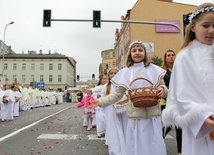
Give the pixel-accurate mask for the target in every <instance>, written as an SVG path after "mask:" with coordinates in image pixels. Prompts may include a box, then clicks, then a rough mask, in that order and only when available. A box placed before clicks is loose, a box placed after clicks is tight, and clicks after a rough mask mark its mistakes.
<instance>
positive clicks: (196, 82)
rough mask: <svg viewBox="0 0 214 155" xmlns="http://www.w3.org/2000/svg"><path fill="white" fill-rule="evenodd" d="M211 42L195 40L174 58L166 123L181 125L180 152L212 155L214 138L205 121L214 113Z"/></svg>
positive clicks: (165, 114)
mask: <svg viewBox="0 0 214 155" xmlns="http://www.w3.org/2000/svg"><path fill="white" fill-rule="evenodd" d="M213 86H214V44H213V45H205V44H202V43H200V42H199V41H197V40H194V41H193V42H192V43H190V45H189V46H187V47H186V48H184V49H183V50H182V51H181V52H180V53H179V54H178V56H177V57H176V60H175V63H174V66H173V71H172V74H171V80H170V86H169V94H168V98H167V106H166V109H165V110H164V111H163V122H164V124H165V125H166V126H168V125H177V126H180V127H181V128H182V155H202V154H204V155H213V154H214V141H211V140H210V139H209V132H210V131H211V129H210V128H208V127H206V126H205V125H204V121H205V119H206V118H208V117H209V116H210V115H211V114H213V113H214V87H213Z"/></svg>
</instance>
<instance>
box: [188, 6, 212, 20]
mask: <svg viewBox="0 0 214 155" xmlns="http://www.w3.org/2000/svg"><path fill="white" fill-rule="evenodd" d="M213 11H214V7H213V6H210V7H206V8H201V9H200V10H196V11H195V12H194V13H192V14H191V15H190V16H189V18H188V19H189V21H190V22H191V21H192V20H193V19H194V18H196V17H197V16H198V15H200V14H201V13H204V12H213Z"/></svg>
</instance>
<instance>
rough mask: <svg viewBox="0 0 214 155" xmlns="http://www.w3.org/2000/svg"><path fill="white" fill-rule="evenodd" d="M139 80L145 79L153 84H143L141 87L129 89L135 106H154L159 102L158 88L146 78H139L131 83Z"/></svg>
mask: <svg viewBox="0 0 214 155" xmlns="http://www.w3.org/2000/svg"><path fill="white" fill-rule="evenodd" d="M137 80H145V81H147V82H148V83H149V84H151V86H143V87H139V88H133V89H130V90H129V96H130V100H131V101H132V103H133V105H134V106H135V107H142V108H147V107H152V106H155V105H157V104H158V96H157V93H156V92H157V88H156V87H154V85H153V83H152V82H151V81H149V80H148V79H145V78H137V79H135V80H133V81H132V82H131V83H130V85H129V86H130V88H131V85H132V84H133V83H134V82H135V81H137Z"/></svg>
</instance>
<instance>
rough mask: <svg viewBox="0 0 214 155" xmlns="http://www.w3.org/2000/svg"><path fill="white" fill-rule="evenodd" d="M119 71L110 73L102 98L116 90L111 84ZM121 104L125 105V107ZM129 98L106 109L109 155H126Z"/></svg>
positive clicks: (113, 70) (125, 97)
mask: <svg viewBox="0 0 214 155" xmlns="http://www.w3.org/2000/svg"><path fill="white" fill-rule="evenodd" d="M117 72H118V69H117V68H115V67H113V68H110V69H109V71H108V74H107V76H108V82H107V84H105V85H104V86H103V90H102V92H101V95H102V97H103V96H106V95H108V94H110V93H111V92H113V91H114V90H115V86H114V85H113V84H112V83H111V79H112V78H113V77H114V76H115V75H116V74H117ZM124 101H125V102H124ZM119 103H123V104H124V105H122V104H120V105H119ZM125 103H127V96H126V95H124V97H123V98H122V99H121V101H120V102H118V103H116V104H114V105H108V106H106V107H105V115H106V134H105V140H106V144H107V145H108V149H109V155H123V154H125V149H123V148H124V147H125V131H126V127H127V121H128V117H127V114H126V105H125Z"/></svg>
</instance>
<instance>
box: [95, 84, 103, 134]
mask: <svg viewBox="0 0 214 155" xmlns="http://www.w3.org/2000/svg"><path fill="white" fill-rule="evenodd" d="M102 88H103V85H99V86H96V87H95V88H93V89H92V92H93V97H94V99H96V95H97V94H100V93H101V91H102ZM95 109H96V117H95V119H96V129H97V134H98V135H101V134H104V133H105V131H106V115H105V112H104V109H103V108H101V107H96V108H95Z"/></svg>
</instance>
